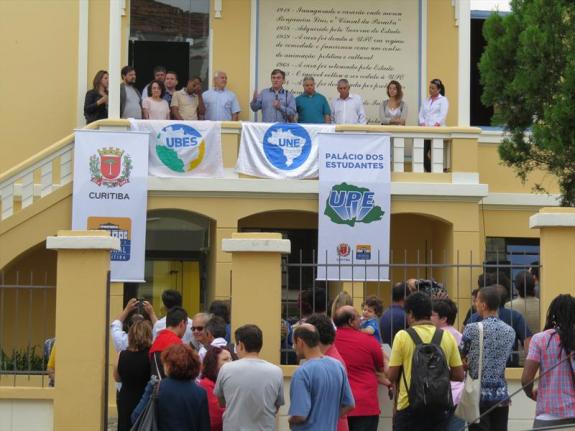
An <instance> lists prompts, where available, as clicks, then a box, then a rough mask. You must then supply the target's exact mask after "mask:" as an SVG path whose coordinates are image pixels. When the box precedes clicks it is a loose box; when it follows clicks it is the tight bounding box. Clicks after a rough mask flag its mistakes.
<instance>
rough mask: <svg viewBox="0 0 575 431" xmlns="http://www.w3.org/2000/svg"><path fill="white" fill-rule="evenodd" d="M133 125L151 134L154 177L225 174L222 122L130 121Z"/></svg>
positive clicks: (220, 175)
mask: <svg viewBox="0 0 575 431" xmlns="http://www.w3.org/2000/svg"><path fill="white" fill-rule="evenodd" d="M130 125H131V128H132V130H139V131H147V132H149V133H150V167H149V169H150V175H151V176H156V177H208V178H215V177H223V176H224V164H223V161H222V143H221V123H220V122H219V121H154V120H130Z"/></svg>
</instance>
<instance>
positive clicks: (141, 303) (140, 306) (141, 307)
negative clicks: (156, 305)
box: [136, 298, 145, 316]
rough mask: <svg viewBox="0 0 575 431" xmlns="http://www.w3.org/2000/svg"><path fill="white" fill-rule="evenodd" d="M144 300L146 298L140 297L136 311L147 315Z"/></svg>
mask: <svg viewBox="0 0 575 431" xmlns="http://www.w3.org/2000/svg"><path fill="white" fill-rule="evenodd" d="M144 301H145V299H144V298H138V305H137V306H136V313H138V314H141V315H142V316H145V309H144Z"/></svg>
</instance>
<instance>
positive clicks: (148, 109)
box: [84, 66, 449, 127]
mask: <svg viewBox="0 0 575 431" xmlns="http://www.w3.org/2000/svg"><path fill="white" fill-rule="evenodd" d="M121 77H122V83H121V86H120V117H121V118H134V119H149V120H170V119H173V120H192V121H193V120H211V121H237V120H238V119H239V114H240V111H241V107H240V104H239V102H238V99H237V97H236V95H235V94H234V93H233V92H232V91H230V90H228V89H227V88H226V87H227V82H228V76H227V74H226V73H225V72H223V71H217V72H215V73H214V76H213V87H212V88H211V89H209V90H207V91H202V80H201V78H200V77H197V76H196V77H192V78H190V79H188V81H187V82H186V83H185V85H182V86H181V88H180V86H179V81H178V74H177V73H176V72H174V71H170V70H167V69H166V68H165V67H163V66H156V67H155V68H154V70H153V80H151V81H150V82H149V83H148V84H146V86H145V87H144V88H143V91H142V92H141V93H140V91H139V90H138V88H137V87H136V71H135V69H134V68H133V67H132V66H125V67H123V68H122V71H121ZM285 79H286V74H285V72H284V71H283V70H280V69H274V70H273V71H272V72H271V86H270V87H269V88H266V89H264V90H262V91H257V90H256V91H255V92H254V94H253V97H252V100H251V101H250V109H251V110H252V111H253V112H258V111H261V120H262V121H263V122H266V123H278V122H282V123H292V122H298V123H302V124H322V123H328V124H329V123H333V124H367V117H366V114H365V109H364V103H363V100H362V98H361V96H360V95H358V94H354V93H351V92H350V83H349V81H348V80H347V79H345V78H342V79H340V80H339V81H338V82H337V88H336V89H337V93H338V96H335V97H333V98H332V100H331V102H328V99H327V98H326V97H325V96H324V95H322V94H320V93H318V92H317V91H316V89H315V80H314V78H313V76H305V77H304V78H303V80H302V92H301V94H300V95H299V96H297V97H295V96H294V94H293V93H291V92H290V91H288V90H287V89H285V88H284V83H285ZM182 84H183V83H182ZM403 96H404V95H403V89H402V86H401V84H400V83H399V82H398V81H395V80H393V81H390V82H389V83H388V85H387V98H386V99H385V100H383V101H382V102H381V105H380V107H379V122H380V124H385V125H405V124H406V121H407V113H408V107H407V103H406V102H405V100H404V97H403ZM448 110H449V102H448V100H447V98H446V97H445V87H444V85H443V83H442V82H441V80H439V79H433V80H432V81H431V82H430V83H429V97H428V98H427V99H426V100H425V101H424V102H423V104H422V105H421V109H420V111H419V116H418V125H420V126H431V127H435V126H445V120H446V117H447V112H448ZM84 116H85V117H86V122H87V123H91V122H93V121H96V120H100V119H104V118H107V117H108V73H107V72H106V71H104V70H100V71H98V73H96V76H95V77H94V80H93V85H92V89H91V90H89V91H88V92H87V93H86V98H85V104H84Z"/></svg>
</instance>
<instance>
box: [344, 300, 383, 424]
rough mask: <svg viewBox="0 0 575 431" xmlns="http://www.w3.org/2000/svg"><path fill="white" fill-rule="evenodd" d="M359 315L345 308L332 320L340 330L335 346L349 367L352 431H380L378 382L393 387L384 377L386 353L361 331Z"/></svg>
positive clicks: (350, 422)
mask: <svg viewBox="0 0 575 431" xmlns="http://www.w3.org/2000/svg"><path fill="white" fill-rule="evenodd" d="M359 322H360V319H359V313H358V312H357V311H356V310H355V309H354V308H353V307H352V306H351V305H344V306H343V307H341V308H340V309H339V310H337V312H336V313H335V316H333V323H334V324H335V326H336V327H337V333H336V337H335V346H336V347H337V350H338V351H339V353H340V355H341V357H342V358H343V360H344V361H345V364H346V365H347V374H348V376H349V383H350V385H351V391H352V393H353V398H354V399H355V409H353V410H352V411H351V412H350V413H349V414H348V416H347V421H348V424H349V430H350V431H377V425H378V422H379V414H380V409H379V400H378V396H377V385H378V382H379V381H381V383H383V384H386V385H390V382H389V380H388V379H387V377H386V376H385V372H384V362H383V352H382V350H381V346H380V345H379V343H378V342H377V340H376V339H375V338H374V337H372V336H371V335H369V334H364V333H362V332H360V331H359Z"/></svg>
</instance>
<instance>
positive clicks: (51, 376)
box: [46, 343, 56, 386]
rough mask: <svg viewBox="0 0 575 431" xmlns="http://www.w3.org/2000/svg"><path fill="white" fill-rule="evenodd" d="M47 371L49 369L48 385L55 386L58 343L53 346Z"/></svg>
mask: <svg viewBox="0 0 575 431" xmlns="http://www.w3.org/2000/svg"><path fill="white" fill-rule="evenodd" d="M46 371H48V386H54V374H55V372H56V343H54V345H53V346H52V350H51V351H50V357H49V358H48V363H47V364H46Z"/></svg>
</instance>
